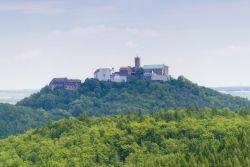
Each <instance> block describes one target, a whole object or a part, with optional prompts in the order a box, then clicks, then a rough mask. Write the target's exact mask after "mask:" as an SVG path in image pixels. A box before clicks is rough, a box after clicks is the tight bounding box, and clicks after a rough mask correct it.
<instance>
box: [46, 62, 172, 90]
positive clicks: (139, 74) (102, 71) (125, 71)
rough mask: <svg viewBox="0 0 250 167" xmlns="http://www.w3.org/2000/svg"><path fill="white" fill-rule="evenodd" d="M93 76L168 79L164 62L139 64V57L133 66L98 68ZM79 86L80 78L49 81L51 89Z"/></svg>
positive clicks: (111, 78) (101, 79)
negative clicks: (116, 68)
mask: <svg viewBox="0 0 250 167" xmlns="http://www.w3.org/2000/svg"><path fill="white" fill-rule="evenodd" d="M94 78H96V79H97V80H99V81H110V82H127V81H129V80H131V79H133V78H134V79H143V80H152V81H168V80H169V79H170V75H169V67H168V66H166V65H165V64H157V65H144V66H141V59H140V57H135V59H134V67H131V66H126V67H120V69H119V71H115V70H114V68H99V69H97V70H95V72H94ZM80 86H81V80H79V79H68V78H54V79H52V81H51V82H50V83H49V87H50V89H51V90H54V89H56V88H64V89H67V90H77V89H79V88H80Z"/></svg>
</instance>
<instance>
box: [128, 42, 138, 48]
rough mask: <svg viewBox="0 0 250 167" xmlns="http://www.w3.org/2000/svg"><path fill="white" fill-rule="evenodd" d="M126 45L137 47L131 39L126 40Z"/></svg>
mask: <svg viewBox="0 0 250 167" xmlns="http://www.w3.org/2000/svg"><path fill="white" fill-rule="evenodd" d="M126 46H128V47H130V48H137V47H138V44H137V43H135V42H133V41H128V42H126Z"/></svg>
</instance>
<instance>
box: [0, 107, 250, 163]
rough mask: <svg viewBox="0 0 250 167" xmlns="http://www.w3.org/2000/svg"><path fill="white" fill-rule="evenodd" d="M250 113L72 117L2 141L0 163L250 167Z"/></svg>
mask: <svg viewBox="0 0 250 167" xmlns="http://www.w3.org/2000/svg"><path fill="white" fill-rule="evenodd" d="M249 114H250V113H249V112H244V113H243V112H242V113H240V114H237V113H235V112H232V111H229V110H226V109H224V110H210V109H202V110H190V109H189V110H169V111H165V112H157V113H154V114H153V115H147V116H145V115H140V114H138V115H133V114H129V115H121V116H110V117H107V116H105V117H96V118H88V117H86V116H81V117H79V118H70V119H68V120H60V121H58V122H54V123H48V124H47V125H46V126H44V127H43V128H41V129H38V130H34V131H30V132H27V133H26V134H24V135H21V136H19V137H10V138H7V139H5V140H0V148H1V149H0V166H5V167H8V166H62V167H64V166H65V167H66V166H86V167H87V166H117V167H119V166H135V167H140V166H148V167H154V166H159V167H160V166H164V167H168V166H169V167H175V166H183V167H187V166H192V167H198V166H204V167H208V166H221V167H224V166H225V167H228V166H235V167H236V166H250V162H249V160H250V115H249Z"/></svg>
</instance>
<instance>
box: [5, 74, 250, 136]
mask: <svg viewBox="0 0 250 167" xmlns="http://www.w3.org/2000/svg"><path fill="white" fill-rule="evenodd" d="M190 106H191V107H197V108H203V107H210V108H225V107H226V108H231V109H234V110H240V109H250V101H248V100H247V99H243V98H236V97H232V96H230V95H225V94H221V93H219V92H216V91H214V90H211V89H208V88H205V87H200V86H198V85H196V84H193V83H192V82H190V81H188V80H187V79H185V78H183V77H180V78H179V79H177V80H171V81H168V82H157V81H155V82H152V81H142V80H134V81H131V82H128V83H111V82H100V81H97V80H95V79H87V80H86V81H85V82H84V83H83V84H82V85H81V88H80V89H79V90H77V91H67V90H63V89H57V90H54V91H51V90H50V89H49V88H48V87H45V88H43V89H41V91H40V92H39V93H36V94H33V95H32V96H30V97H28V98H25V99H24V100H22V101H20V102H19V103H18V104H17V105H16V106H13V105H6V104H0V138H5V137H7V136H9V135H18V134H21V133H24V132H25V131H27V130H29V129H31V128H37V127H40V126H41V125H43V124H45V123H46V122H48V121H49V120H58V119H61V118H67V117H70V116H79V115H81V114H85V115H89V116H98V115H112V114H124V113H141V114H148V113H154V112H156V111H163V110H165V109H174V108H186V107H190Z"/></svg>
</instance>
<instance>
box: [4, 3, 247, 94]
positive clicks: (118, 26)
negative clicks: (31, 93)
mask: <svg viewBox="0 0 250 167" xmlns="http://www.w3.org/2000/svg"><path fill="white" fill-rule="evenodd" d="M249 6H250V1H249V0H0V21H1V25H0V78H1V82H0V89H23V88H41V87H42V86H44V85H46V84H47V83H48V82H49V81H50V80H51V79H52V78H53V77H64V76H67V77H70V78H79V79H85V78H86V77H92V76H93V72H94V70H95V69H96V68H98V67H115V68H116V69H117V68H118V67H119V66H124V65H133V58H134V56H135V55H136V54H138V55H139V56H140V57H141V58H142V63H143V64H158V63H159V64H162V63H164V64H166V65H168V66H170V72H171V74H172V75H173V76H175V77H177V76H178V75H184V76H186V77H187V78H189V79H190V80H192V81H194V82H196V83H198V84H200V85H205V86H233V85H237V86H241V85H242V86H243V85H250V75H249V73H250V10H249Z"/></svg>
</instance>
